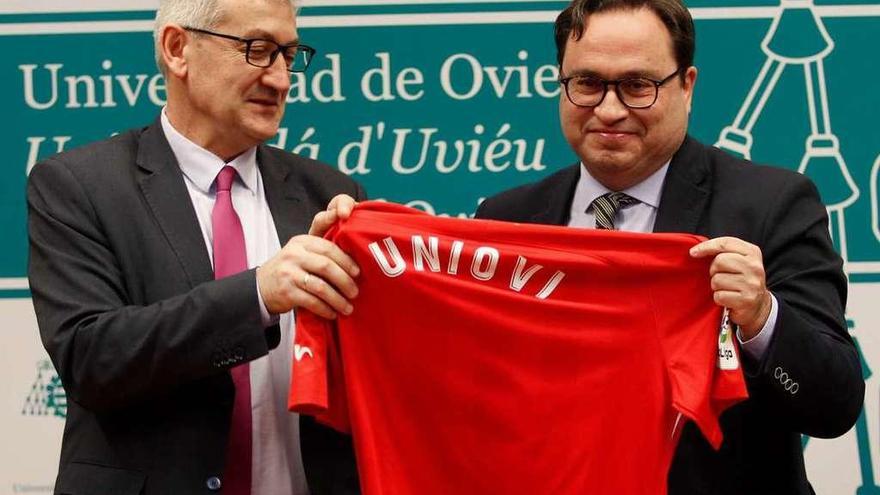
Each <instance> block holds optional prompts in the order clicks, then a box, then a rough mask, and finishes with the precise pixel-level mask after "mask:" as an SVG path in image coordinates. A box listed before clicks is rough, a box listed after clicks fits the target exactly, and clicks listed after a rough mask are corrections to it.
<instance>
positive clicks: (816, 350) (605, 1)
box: [477, 0, 864, 495]
mask: <svg viewBox="0 0 880 495" xmlns="http://www.w3.org/2000/svg"><path fill="white" fill-rule="evenodd" d="M556 44H557V50H558V62H559V66H560V73H561V83H562V85H563V91H562V94H561V96H560V103H559V111H560V119H561V123H562V130H563V133H564V134H565V137H566V139H567V141H568V143H569V144H570V145H571V147H572V148H573V149H574V151H575V152H576V154H577V155H578V157H579V158H580V163H578V164H576V165H573V166H571V167H569V168H565V169H563V170H561V171H559V172H557V173H555V174H553V175H551V176H549V177H547V178H546V179H544V180H542V181H540V182H537V183H535V184H531V185H526V186H523V187H520V188H516V189H513V190H510V191H507V192H503V193H501V194H499V195H497V196H494V197H491V198H489V199H487V200H486V201H485V202H484V203H482V205H481V206H480V208H479V209H478V211H477V217H480V218H494V219H501V220H510V221H517V222H534V223H544V224H554V225H569V226H572V227H587V228H604V229H615V228H616V229H621V230H630V231H641V232H651V231H654V232H691V233H697V234H701V235H704V236H706V237H708V238H710V240H708V241H706V242H704V243H702V244H699V245H697V246H695V247H694V248H693V250H692V251H691V255H692V256H695V257H713V258H714V259H713V262H712V264H711V272H710V273H708V274H707V275H706V276H707V277H711V284H712V288H713V290H714V291H715V301H716V302H717V303H718V304H719V305H722V306H725V307H728V308H729V309H730V311H731V313H730V314H731V319H732V321H733V322H734V323H736V324H737V325H738V327H739V330H738V333H737V335H738V337H739V341H740V344H741V347H742V350H743V356H744V362H745V364H744V366H745V371H746V379H747V384H748V388H749V394H750V396H751V398H750V399H749V400H748V401H746V402H744V403H742V404H739V405H737V406H735V407H733V408H732V409H731V410H729V411H728V412H727V413H726V414H725V415H724V416H723V417H722V421H721V422H722V427H723V430H724V444H723V445H722V447H721V449H720V450H719V451H718V452H715V451H713V450H712V449H711V448H710V447H709V445H708V443H707V442H706V441H705V440H704V439H703V438H702V437H701V436H700V434H699V432H698V431H697V429H696V428H694V427H693V425H689V426H688V427H687V428H686V429H685V430H684V433H683V435H682V437H681V440H680V443H679V446H678V450H677V452H676V457H675V460H674V462H673V466H672V469H671V472H670V476H669V493H670V494H672V495H698V494H712V495H716V494H730V495H734V494H736V495H742V494H749V495H759V494H768V495H770V494H773V495H779V494H792V495H794V494H798V495H801V494H809V493H812V488H811V487H810V485H809V483H808V481H807V477H806V474H805V470H804V460H803V454H802V453H801V442H800V437H801V434H806V435H812V436H816V437H834V436H837V435H841V434H843V433H844V432H846V431H847V430H848V429H849V428H850V427H851V426H852V424H853V423H854V422H855V419H856V417H857V416H858V413H859V411H860V408H861V404H862V400H863V396H864V382H863V381H862V376H861V371H860V365H859V359H858V356H857V354H856V350H855V347H854V345H853V342H852V340H851V339H850V337H849V335H848V332H847V327H846V322H845V319H844V308H845V303H846V278H845V277H844V275H843V272H842V270H841V266H842V263H841V260H840V257H839V256H838V255H837V254H836V253H835V252H834V249H833V247H832V243H831V240H830V238H829V235H828V222H827V215H826V212H825V208H824V207H823V205H822V203H821V202H820V200H819V196H818V193H817V191H816V188H815V187H814V185H813V184H812V183H811V182H810V181H809V180H808V179H807V178H805V177H803V176H800V175H798V174H795V173H792V172H788V171H785V170H781V169H777V168H769V167H762V166H758V165H754V164H752V163H749V162H747V161H744V160H740V159H737V158H734V157H732V156H729V155H727V154H725V153H723V152H721V151H719V150H717V149H714V148H709V147H706V146H703V145H701V144H699V143H697V142H696V141H695V140H693V139H692V138H690V137H688V136H687V123H688V115H689V113H690V110H691V100H692V96H693V90H694V85H695V83H696V79H697V69H696V68H695V67H694V66H693V54H694V27H693V21H692V20H691V17H690V14H689V13H688V11H687V9H686V8H685V6H684V5H683V4H682V3H681V2H680V1H679V0H575V1H573V2H571V4H570V5H569V7H568V8H567V9H565V10H564V11H563V12H562V13H561V14H560V15H559V17H558V19H557V21H556ZM585 297H589V295H588V294H587V295H585ZM681 297H687V294H682V295H681ZM621 304H626V302H625V301H621ZM634 475H635V476H637V474H634Z"/></svg>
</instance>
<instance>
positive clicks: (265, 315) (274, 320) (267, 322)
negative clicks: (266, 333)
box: [254, 277, 281, 328]
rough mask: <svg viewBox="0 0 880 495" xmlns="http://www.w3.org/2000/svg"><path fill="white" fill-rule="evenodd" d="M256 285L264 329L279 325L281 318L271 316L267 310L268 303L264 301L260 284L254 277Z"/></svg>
mask: <svg viewBox="0 0 880 495" xmlns="http://www.w3.org/2000/svg"><path fill="white" fill-rule="evenodd" d="M254 285H255V286H256V288H257V301H259V302H260V320H261V321H262V322H263V328H269V327H271V326H272V325H277V324H278V321H279V320H280V319H281V318H280V317H279V316H278V315H273V314H269V310H268V309H266V303H265V302H264V301H263V295H262V293H261V292H260V282H259V281H257V279H256V277H254Z"/></svg>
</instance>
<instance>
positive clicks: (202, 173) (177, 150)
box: [161, 108, 258, 194]
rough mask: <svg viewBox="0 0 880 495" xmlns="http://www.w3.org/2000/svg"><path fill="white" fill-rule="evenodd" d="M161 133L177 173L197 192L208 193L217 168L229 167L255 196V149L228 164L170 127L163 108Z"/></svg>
mask: <svg viewBox="0 0 880 495" xmlns="http://www.w3.org/2000/svg"><path fill="white" fill-rule="evenodd" d="M161 121H162V130H163V131H164V132H165V138H166V139H167V140H168V144H169V145H170V146H171V151H172V152H173V153H174V157H175V158H177V163H178V164H179V165H180V170H181V171H182V172H183V175H185V176H186V177H187V179H189V180H190V181H191V182H192V183H193V184H194V185H195V186H196V187H197V188H198V189H199V190H200V191H202V192H203V193H206V194H207V193H209V192H210V191H211V186H212V185H213V184H214V179H215V178H216V177H217V174H218V173H220V169H222V168H223V167H225V166H226V165H229V166H231V167H233V168H234V169H235V171H236V172H238V178H239V180H240V181H241V183H242V184H244V186H245V187H246V188H247V189H248V190H249V191H250V192H251V194H255V193H256V191H257V174H258V170H257V147H256V146H254V147H252V148H248V149H247V150H246V151H245V152H244V153H242V154H240V155H238V156H237V157H235V158H234V159H233V160H232V161H230V162H229V163H226V162H224V161H223V159H222V158H220V157H219V156H217V155H215V154H213V153H211V152H210V151H208V150H206V149H205V148H202V147H201V146H199V145H197V144H196V143H194V142H192V141H190V140H189V139H188V138H187V137H186V136H184V135H183V134H181V133H180V132H178V131H177V129H175V128H174V126H172V125H171V121H170V120H168V115H166V113H165V109H164V108H163V109H162V116H161Z"/></svg>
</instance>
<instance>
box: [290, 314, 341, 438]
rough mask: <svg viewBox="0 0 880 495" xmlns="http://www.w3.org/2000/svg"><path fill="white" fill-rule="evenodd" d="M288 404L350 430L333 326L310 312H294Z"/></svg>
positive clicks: (335, 426) (294, 409) (327, 422)
mask: <svg viewBox="0 0 880 495" xmlns="http://www.w3.org/2000/svg"><path fill="white" fill-rule="evenodd" d="M291 362H292V363H293V366H292V369H291V378H290V392H289V394H288V399H287V407H288V409H289V410H291V411H293V412H297V413H300V414H306V415H309V416H314V417H315V419H316V420H318V421H320V422H321V423H323V424H326V425H327V426H330V427H331V428H334V429H336V430H339V431H342V432H345V433H350V432H351V424H350V422H349V416H348V401H347V399H346V395H345V380H344V375H343V372H342V362H341V359H340V355H339V347H338V345H337V339H336V328H335V325H334V324H333V323H332V322H330V321H328V320H325V319H322V318H320V317H318V316H315V315H314V314H312V313H311V312H309V311H306V310H301V311H297V313H296V336H295V338H294V346H293V359H292V360H291Z"/></svg>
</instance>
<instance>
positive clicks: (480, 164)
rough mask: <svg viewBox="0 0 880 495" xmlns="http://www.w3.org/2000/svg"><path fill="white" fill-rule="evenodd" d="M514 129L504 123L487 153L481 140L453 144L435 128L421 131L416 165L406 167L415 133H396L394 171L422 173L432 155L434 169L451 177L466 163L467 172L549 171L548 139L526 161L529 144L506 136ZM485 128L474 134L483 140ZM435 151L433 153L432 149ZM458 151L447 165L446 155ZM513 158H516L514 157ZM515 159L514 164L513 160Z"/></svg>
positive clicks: (405, 173)
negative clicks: (408, 152)
mask: <svg viewBox="0 0 880 495" xmlns="http://www.w3.org/2000/svg"><path fill="white" fill-rule="evenodd" d="M510 129H511V126H510V124H508V123H504V124H502V125H501V127H500V128H499V129H498V131H497V132H496V133H495V139H494V140H492V141H491V142H490V143H489V144H488V145H487V146H486V147H485V149H484V148H483V145H482V143H481V142H480V140H479V139H476V138H475V139H468V140H463V139H456V140H454V141H453V142H452V146H451V147H450V143H449V142H448V141H446V140H443V139H437V138H435V135H436V134H437V133H438V132H439V129H436V128H423V129H418V130H417V131H418V135H420V136H421V139H420V140H419V141H420V142H419V141H416V142H417V143H418V144H419V153H418V156H419V158H418V160H416V161H415V162H414V163H404V159H403V157H404V155H405V152H406V150H407V143H408V142H409V141H410V140H409V139H408V138H409V136H410V135H412V134H413V129H394V130H393V131H392V133H393V134H394V136H395V140H394V151H393V152H392V154H391V167H392V168H393V169H394V171H395V172H397V173H399V174H402V175H410V174H414V173H416V172H419V171H420V170H422V168H424V167H425V165H426V164H428V163H429V160H428V158H429V156H431V155H432V154H433V158H434V160H433V162H434V164H433V165H434V168H435V169H436V170H437V171H438V172H440V173H441V174H450V173H452V172H455V171H456V170H457V169H458V168H459V167H460V166H461V165H462V162H464V161H465V159H467V160H466V161H467V171H468V172H471V173H478V172H481V171H483V170H486V171H489V172H493V173H499V172H503V171H505V170H507V169H508V168H509V167H510V166H511V165H513V168H514V169H516V170H517V171H518V172H528V171H541V170H544V169H546V168H547V166H546V165H544V163H543V160H544V146H545V143H546V140H545V139H543V138H542V139H538V140H536V141H535V143H534V145H533V146H534V149H533V151H532V156H531V159H527V157H526V154H527V153H528V152H529V143H528V142H526V140H525V139H513V140H512V139H508V138H506V137H505V136H506V135H507V133H508V132H509V131H510ZM485 132H486V128H485V126H483V125H482V124H477V125H476V126H474V134H476V136H478V137H479V136H482V135H483V134H485ZM432 148H433V149H432ZM450 148H452V149H455V159H454V160H453V161H452V162H451V163H449V162H448V161H447V156H446V155H447V152H448V151H449V149H450ZM511 154H513V156H512V157H511ZM511 158H512V160H511Z"/></svg>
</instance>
